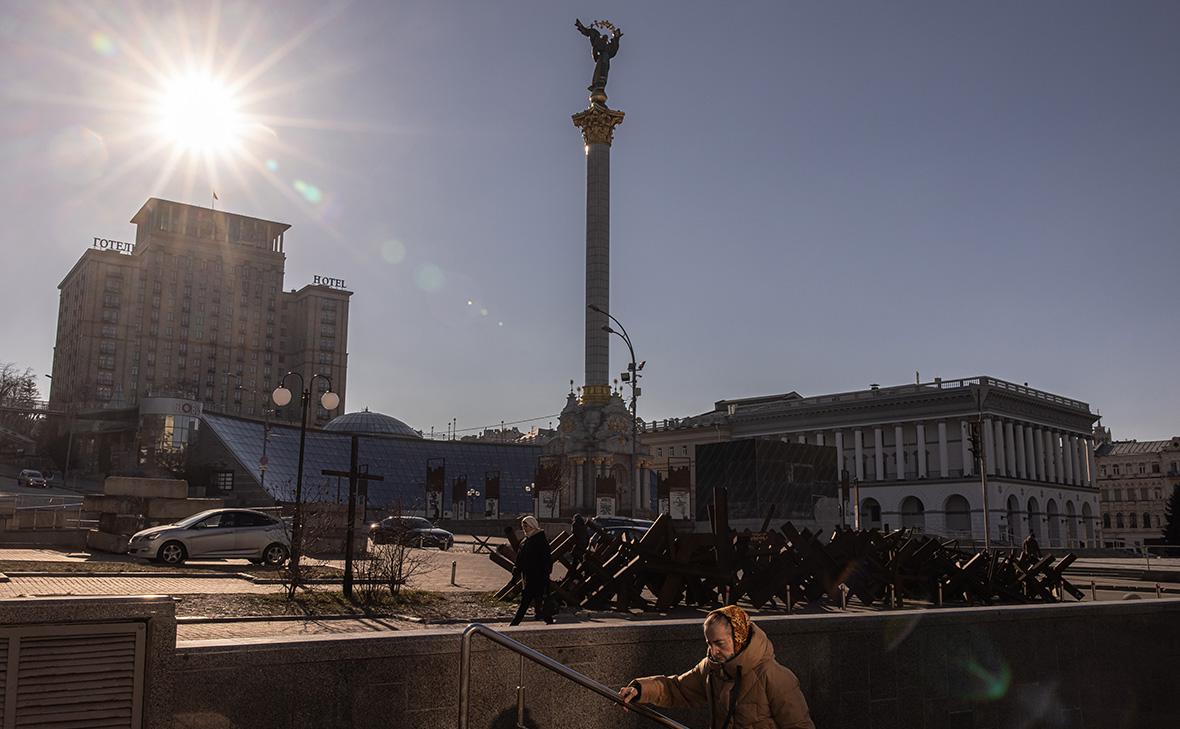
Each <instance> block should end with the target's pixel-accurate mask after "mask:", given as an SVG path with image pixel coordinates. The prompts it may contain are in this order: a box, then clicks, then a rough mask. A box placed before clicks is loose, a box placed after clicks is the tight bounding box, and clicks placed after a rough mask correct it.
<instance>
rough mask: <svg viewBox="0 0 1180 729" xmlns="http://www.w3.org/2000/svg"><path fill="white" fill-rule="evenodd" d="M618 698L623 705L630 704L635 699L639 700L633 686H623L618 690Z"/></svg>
mask: <svg viewBox="0 0 1180 729" xmlns="http://www.w3.org/2000/svg"><path fill="white" fill-rule="evenodd" d="M619 698H620V699H622V700H623V701H624V702H625V703H628V704H630V703H631V702H633V701H635V699H638V698H639V690H638V689H636V688H635V687H634V686H624V687H623V688H621V689H619Z"/></svg>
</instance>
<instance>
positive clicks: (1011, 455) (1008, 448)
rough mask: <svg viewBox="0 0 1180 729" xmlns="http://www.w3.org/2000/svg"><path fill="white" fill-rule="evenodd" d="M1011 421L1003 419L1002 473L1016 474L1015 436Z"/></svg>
mask: <svg viewBox="0 0 1180 729" xmlns="http://www.w3.org/2000/svg"><path fill="white" fill-rule="evenodd" d="M1014 436H1015V433H1014V431H1013V428H1012V421H1011V420H1006V421H1004V474H1005V475H1007V476H1015V475H1016V438H1015V437H1014Z"/></svg>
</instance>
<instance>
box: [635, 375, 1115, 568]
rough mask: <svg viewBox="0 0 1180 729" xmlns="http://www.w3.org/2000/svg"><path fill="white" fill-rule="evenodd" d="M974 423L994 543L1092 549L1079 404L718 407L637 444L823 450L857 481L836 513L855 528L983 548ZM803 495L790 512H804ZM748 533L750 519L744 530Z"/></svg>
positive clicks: (1096, 531)
mask: <svg viewBox="0 0 1180 729" xmlns="http://www.w3.org/2000/svg"><path fill="white" fill-rule="evenodd" d="M977 395H978V401H977ZM980 405H982V413H981V412H980ZM981 415H982V421H983V422H982V424H981V425H982V427H981V434H982V439H983V443H982V445H983V449H984V451H985V455H986V458H987V472H988V479H987V481H988V485H987V488H988V499H987V500H988V504H989V514H988V517H989V518H988V522H989V524H990V527H991V534H990V538H991V540H992V541H993V543H997V544H1008V543H1011V542H1015V543H1016V544H1019V543H1020V542H1021V541H1023V539H1024V537H1025V536H1026V535H1027V534H1028V532H1029V531H1033V532H1034V533H1036V534H1037V535H1038V537H1039V539H1040V541H1041V543H1042V544H1043V545H1045V546H1050V545H1051V544H1055V545H1057V546H1072V547H1079V546H1083V545H1093V544H1096V543H1097V542H1098V540H1099V539H1100V527H1101V524H1100V522H1099V521H1098V519H1099V516H1100V513H1101V512H1100V509H1099V503H1098V494H1097V491H1096V490H1095V489H1094V488H1093V485H1094V482H1093V480H1092V478H1091V476H1090V474H1091V473H1093V472H1094V466H1093V465H1092V464H1093V450H1092V447H1091V444H1092V441H1091V440H1090V436H1091V428H1092V426H1093V423H1094V422H1095V420H1096V419H1097V416H1096V415H1095V414H1094V413H1093V412H1092V411H1091V410H1090V406H1089V405H1088V404H1087V403H1085V402H1082V401H1079V400H1074V399H1071V398H1067V397H1064V396H1061V395H1057V394H1054V393H1050V392H1046V391H1043V390H1036V389H1033V388H1030V387H1027V386H1024V385H1017V384H1015V383H1011V382H1006V381H1003V380H998V379H996V378H992V377H974V378H966V379H961V380H946V381H944V380H935V381H933V382H925V383H918V384H910V385H899V386H895V387H872V388H869V389H866V390H856V391H850V392H842V393H835V394H824V395H817V396H814V397H803V396H801V395H798V394H797V393H790V394H789V395H773V396H766V397H754V398H742V399H737V400H719V401H717V402H716V404H715V406H714V409H713V410H711V411H708V412H705V413H702V414H701V415H697V416H691V417H687V418H681V419H677V420H674V421H671V422H672V423H674V424H672V425H669V424H668V421H664V422H660V421H657V422H656V423H654V424H650V423H649V424H648V427H647V429H646V430H647V432H646V433H644V436H643V441H644V443H645V444H646V445H648V446H649V447H650V448H653V449H658V448H659V447H660V443H662V442H670V440H671V439H675V438H681V439H683V438H685V437H686V434H692V433H697V434H699V435H697V442H698V443H699V444H701V445H704V444H707V443H711V442H716V441H717V440H719V439H722V438H723V439H725V440H738V439H744V438H752V437H774V438H777V439H778V440H785V441H788V442H789V443H792V444H795V443H805V444H806V447H808V448H813V447H815V446H824V447H828V448H831V453H832V458H834V459H835V461H836V463H837V469H836V473H837V474H838V473H839V472H841V471H847V472H848V475H849V478H850V479H855V480H856V481H857V482H858V486H859V492H860V501H859V503H856V504H849V505H847V510H846V512H845V513H847V514H854V513H856V512H857V511H859V512H860V513H861V515H862V520H863V521H862V523H863V524H864V525H865V526H876V527H878V528H881V529H897V528H900V527H907V528H914V529H919V530H923V531H927V532H933V533H940V534H945V535H948V536H954V537H956V538H960V539H966V540H968V541H970V540H975V541H982V540H983V521H984V519H983V494H982V491H981V483H980V477H979V475H978V474H979V471H978V466H977V464H976V463H975V462H974V454H973V453H972V451H971V444H970V439H969V435H970V429H971V426H972V424H973V423H974V422H976V421H977V420H978V419H979V418H980V416H981ZM934 429H936V433H937V435H935V432H933V430H934ZM720 433H724V436H721V435H719V434H720ZM827 433H830V434H831V436H830V437H829V436H828V435H826V434H827ZM850 436H851V443H849V437H850ZM935 438H937V443H936V444H935V442H934V441H935ZM866 440H867V441H869V442H868V443H866ZM676 442H681V441H676ZM813 444H814V445H813ZM870 451H871V453H870ZM677 452H678V453H679V452H680V451H677ZM690 455H691V454H690ZM658 468H659V467H658V466H657V467H656V470H658ZM784 488H790V485H789V484H784ZM694 496H695V498H697V499H699V498H701V497H702V495H701V494H699V493H697V494H695V495H694ZM811 496H812V495H811V494H807V495H804V496H801V497H800V498H799V503H809V504H810V503H811ZM817 498H818V499H819V500H820V501H822V500H823V498H826V497H817ZM732 501H733V496H732V495H731V502H732ZM817 510H818V508H817ZM693 512H694V513H696V514H701V513H704V512H703V510H698V509H695V508H694V510H693ZM832 513H835V511H834V510H833V511H832ZM874 516H875V519H874V518H870V517H874ZM783 517H784V515H782V514H779V515H778V516H776V518H783ZM732 518H733V515H731V519H732ZM786 518H790V517H786ZM798 518H800V519H804V517H803V516H802V515H801V516H799V517H798ZM755 523H760V518H758V519H751V521H750V524H751V526H750V528H757V527H756V526H754V524H755ZM826 526H830V525H825V528H826ZM698 528H702V529H703V528H707V526H702V525H700V524H698Z"/></svg>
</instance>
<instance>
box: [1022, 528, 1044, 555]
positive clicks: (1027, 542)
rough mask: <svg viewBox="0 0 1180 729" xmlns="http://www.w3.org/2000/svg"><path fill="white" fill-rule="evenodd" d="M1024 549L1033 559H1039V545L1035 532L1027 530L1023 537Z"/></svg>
mask: <svg viewBox="0 0 1180 729" xmlns="http://www.w3.org/2000/svg"><path fill="white" fill-rule="evenodd" d="M1024 551H1025V553H1026V554H1027V555H1028V556H1030V557H1032V558H1033V559H1040V558H1041V545H1040V543H1039V542H1037V535H1036V534H1033V533H1032V532H1029V533H1028V536H1027V537H1025V539H1024Z"/></svg>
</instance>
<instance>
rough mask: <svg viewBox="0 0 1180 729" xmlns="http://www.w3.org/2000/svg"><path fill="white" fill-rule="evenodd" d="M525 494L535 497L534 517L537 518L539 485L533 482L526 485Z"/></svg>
mask: <svg viewBox="0 0 1180 729" xmlns="http://www.w3.org/2000/svg"><path fill="white" fill-rule="evenodd" d="M524 492H525V493H526V494H528V495H529V496H532V497H533V516H537V483H536V481H533V482H531V483H526V484H525V485H524Z"/></svg>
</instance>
